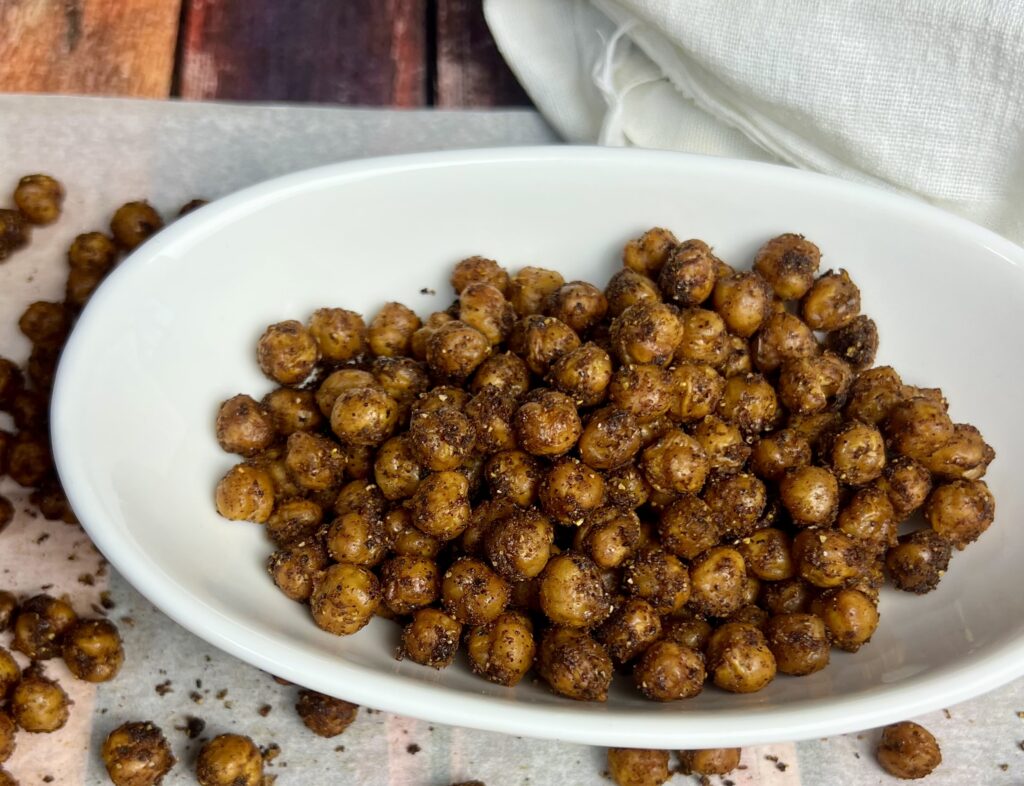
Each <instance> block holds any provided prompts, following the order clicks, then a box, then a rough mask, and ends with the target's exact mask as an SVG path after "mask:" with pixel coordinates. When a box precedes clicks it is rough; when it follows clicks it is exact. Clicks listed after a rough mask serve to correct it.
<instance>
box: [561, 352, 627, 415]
mask: <svg viewBox="0 0 1024 786" xmlns="http://www.w3.org/2000/svg"><path fill="white" fill-rule="evenodd" d="M547 378H548V380H550V382H551V384H552V385H553V386H554V387H555V388H556V389H557V390H560V391H561V392H562V393H564V394H565V395H567V396H569V397H570V398H571V399H573V400H574V401H576V402H577V403H578V404H579V406H581V407H590V406H594V405H595V404H600V403H601V402H602V401H603V400H604V398H605V396H606V395H607V392H608V385H609V383H610V382H611V381H612V359H611V357H610V356H609V355H608V353H607V352H605V351H604V350H603V349H601V348H600V347H599V346H597V345H596V344H590V343H587V344H583V345H582V346H578V347H576V348H575V349H573V350H571V351H569V352H566V353H565V354H564V355H562V356H561V357H559V358H558V359H557V360H555V362H554V363H552V364H551V368H550V370H549V371H548V375H547Z"/></svg>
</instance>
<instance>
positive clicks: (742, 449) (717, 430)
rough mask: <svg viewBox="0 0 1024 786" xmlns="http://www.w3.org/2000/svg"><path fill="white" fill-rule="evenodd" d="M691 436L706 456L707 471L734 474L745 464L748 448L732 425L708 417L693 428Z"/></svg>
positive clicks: (716, 418) (737, 429)
mask: <svg viewBox="0 0 1024 786" xmlns="http://www.w3.org/2000/svg"><path fill="white" fill-rule="evenodd" d="M692 434H693V438H694V439H695V440H697V442H698V443H699V444H700V446H701V448H703V450H704V453H705V455H706V456H707V459H708V469H709V470H711V471H713V472H736V471H737V470H739V469H741V468H742V467H743V465H744V464H746V462H747V457H748V456H749V455H750V446H749V445H748V444H747V443H746V441H744V439H743V434H741V433H740V430H739V428H737V427H736V426H735V425H733V424H732V423H726V422H725V421H724V420H722V419H721V418H718V417H715V416H714V415H708V416H707V417H706V418H704V419H703V420H702V421H700V423H698V424H697V425H696V426H694V428H693V432H692Z"/></svg>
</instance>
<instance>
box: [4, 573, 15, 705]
mask: <svg viewBox="0 0 1024 786" xmlns="http://www.w3.org/2000/svg"><path fill="white" fill-rule="evenodd" d="M17 611H18V598H17V596H16V595H15V594H14V593H13V592H9V591H8V590H0V633H2V632H3V631H5V630H7V629H8V628H9V627H10V625H11V623H12V622H13V621H14V618H15V616H16V615H17ZM0 694H3V689H2V688H0Z"/></svg>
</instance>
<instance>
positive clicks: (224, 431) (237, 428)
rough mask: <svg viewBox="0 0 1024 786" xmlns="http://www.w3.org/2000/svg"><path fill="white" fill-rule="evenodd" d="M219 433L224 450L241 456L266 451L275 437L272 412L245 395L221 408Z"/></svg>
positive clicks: (235, 398)
mask: <svg viewBox="0 0 1024 786" xmlns="http://www.w3.org/2000/svg"><path fill="white" fill-rule="evenodd" d="M216 430H217V442H218V443H219V444H220V446H221V448H223V449H224V450H226V451H227V452H228V453H238V454H239V455H242V456H252V455H254V454H256V453H259V452H260V451H261V450H266V449H267V448H268V447H270V445H271V444H272V443H273V442H274V438H275V436H276V434H275V430H274V421H273V418H272V417H271V415H270V413H269V412H268V411H267V410H266V409H264V408H263V407H262V406H260V405H259V404H258V403H257V402H256V401H255V400H253V398H252V397H251V396H246V395H242V394H240V395H237V396H234V397H233V398H229V399H228V400H227V401H225V402H224V403H223V404H221V405H220V410H219V411H218V412H217V425H216Z"/></svg>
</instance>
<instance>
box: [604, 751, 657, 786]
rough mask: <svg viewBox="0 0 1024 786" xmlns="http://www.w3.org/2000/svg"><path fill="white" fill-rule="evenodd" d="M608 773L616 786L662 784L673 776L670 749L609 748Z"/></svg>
mask: <svg viewBox="0 0 1024 786" xmlns="http://www.w3.org/2000/svg"><path fill="white" fill-rule="evenodd" d="M608 775H609V777H611V779H612V780H613V781H615V783H616V786H661V784H663V783H665V782H666V781H667V780H668V779H669V778H671V777H672V774H671V773H670V772H669V769H668V751H656V750H643V749H639V748H609V749H608Z"/></svg>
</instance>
